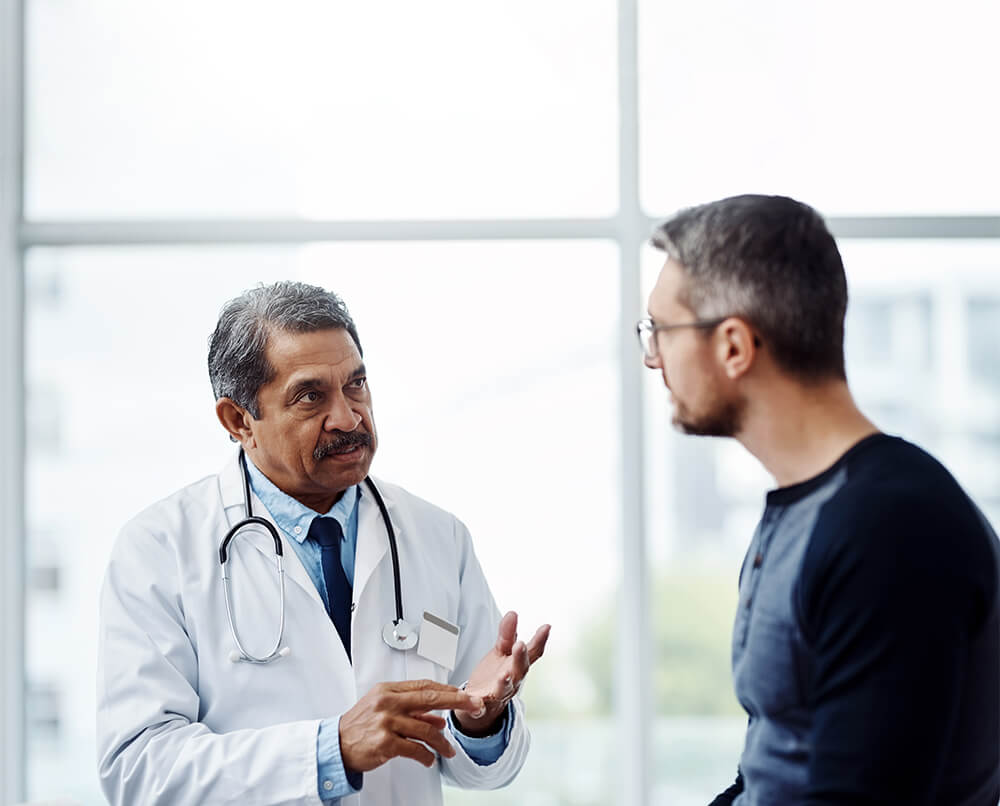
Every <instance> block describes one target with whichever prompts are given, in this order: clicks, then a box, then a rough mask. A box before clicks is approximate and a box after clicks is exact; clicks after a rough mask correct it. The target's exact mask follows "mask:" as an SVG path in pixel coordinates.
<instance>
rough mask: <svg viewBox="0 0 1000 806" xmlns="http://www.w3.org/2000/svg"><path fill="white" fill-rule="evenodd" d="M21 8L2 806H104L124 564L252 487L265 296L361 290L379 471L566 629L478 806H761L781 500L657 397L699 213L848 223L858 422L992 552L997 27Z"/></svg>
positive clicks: (4, 52)
mask: <svg viewBox="0 0 1000 806" xmlns="http://www.w3.org/2000/svg"><path fill="white" fill-rule="evenodd" d="M8 7H9V8H11V9H14V10H15V11H21V10H23V12H24V14H23V16H24V20H23V21H24V25H23V31H22V30H21V27H20V26H19V25H18V19H17V17H18V14H17V13H13V12H12V13H11V14H10V19H11V21H12V24H11V25H10V26H9V27H7V26H3V25H0V37H2V39H0V58H4V59H8V61H6V62H4V64H5V65H7V64H10V65H11V67H12V69H11V70H8V71H6V72H5V71H0V74H2V76H3V77H6V76H8V75H9V76H11V77H13V78H14V79H17V78H18V77H20V78H22V79H23V81H13V80H12V81H11V82H10V83H9V84H7V85H3V84H0V121H2V122H3V125H4V126H5V128H3V129H2V130H0V145H2V146H3V148H0V156H3V158H4V159H5V160H6V161H5V162H4V167H5V168H6V167H10V166H13V169H11V170H6V171H4V172H2V173H0V182H2V183H3V184H2V185H0V191H3V192H2V193H0V213H3V214H4V215H5V216H6V217H7V220H5V221H4V222H3V223H4V228H3V229H0V247H2V248H0V272H2V274H0V278H2V280H3V284H2V288H3V290H4V294H5V297H4V299H3V306H4V307H3V309H2V310H3V312H4V313H7V314H9V317H8V318H9V321H10V322H11V323H13V325H12V327H10V328H8V329H7V330H5V331H4V332H5V333H6V334H7V335H6V336H5V338H9V339H10V344H9V345H8V344H7V343H6V342H5V344H4V348H5V350H4V356H5V357H6V359H9V360H5V361H4V363H3V365H2V372H3V375H2V377H0V381H2V382H0V391H2V393H3V395H4V397H3V398H2V399H0V415H3V416H2V417H0V445H2V447H3V450H2V451H0V454H2V461H3V463H4V464H3V465H2V470H3V472H2V473H0V478H3V479H7V484H6V486H5V488H4V489H3V490H2V492H3V498H2V499H0V500H2V502H3V504H4V512H3V513H2V517H3V520H2V521H0V524H2V526H0V528H2V529H3V532H2V534H0V538H2V541H0V548H3V549H4V550H5V556H6V557H8V558H16V559H17V562H16V563H14V564H13V565H10V564H8V568H7V569H6V570H5V572H4V573H5V574H6V576H5V577H4V579H5V581H6V583H7V584H5V586H4V590H3V592H2V593H3V597H4V600H3V601H4V603H5V605H6V607H5V610H4V612H3V618H2V619H0V629H2V633H0V637H2V639H3V643H2V648H3V650H4V654H3V657H2V658H0V664H2V666H0V669H2V671H3V675H2V680H3V682H4V686H3V689H2V691H0V696H2V699H0V704H2V710H0V719H2V729H3V732H2V737H3V742H2V743H0V748H2V750H0V762H2V764H0V772H2V773H4V774H2V775H0V779H2V783H0V803H2V804H7V803H14V802H16V801H20V800H22V799H24V798H28V797H30V798H32V799H49V798H59V797H69V798H73V799H74V800H76V801H78V802H79V803H81V804H83V806H98V805H99V804H100V803H102V802H103V801H102V799H101V796H100V794H99V788H98V784H97V778H96V770H95V748H94V699H95V698H94V677H95V654H96V646H95V644H96V635H95V633H96V628H95V625H96V620H97V593H98V589H99V585H100V582H101V577H102V574H103V570H104V566H105V563H106V560H107V556H108V551H109V547H110V544H111V542H112V541H113V540H114V538H115V535H116V534H117V532H118V530H119V529H120V528H121V526H122V524H123V523H124V522H125V521H126V520H127V519H128V518H129V517H130V516H131V515H133V514H135V513H136V512H137V511H139V510H140V509H142V508H143V507H145V506H147V505H149V504H150V503H152V502H153V501H155V500H157V499H158V498H161V497H163V496H165V495H167V494H169V493H170V492H172V491H173V490H175V489H176V488H178V487H179V486H181V485H183V484H186V483H189V482H190V481H193V480H195V479H196V478H199V477H201V476H204V475H206V474H208V473H212V472H215V471H216V470H217V469H218V467H219V466H221V464H222V463H224V462H226V461H229V460H230V458H231V454H232V446H231V444H230V443H229V442H228V441H227V440H226V439H225V436H224V434H223V433H222V431H221V429H220V427H219V426H218V424H217V423H216V421H215V418H214V414H213V409H212V399H211V390H210V388H209V384H208V379H207V371H206V368H205V359H206V355H205V353H206V341H207V336H208V334H209V332H210V331H211V329H212V327H213V326H214V322H215V317H216V315H217V313H218V310H219V308H220V306H221V305H222V304H223V303H224V302H225V301H226V300H227V299H229V298H231V297H233V296H235V295H236V294H238V293H239V292H240V291H242V290H244V289H246V288H248V287H250V286H253V285H255V284H257V283H260V282H269V281H272V280H275V279H279V278H289V279H301V280H305V281H309V282H314V283H318V284H320V285H324V286H326V287H328V288H331V289H333V290H336V291H338V292H339V293H341V294H342V295H343V296H344V298H345V299H346V301H347V302H348V304H349V306H350V308H351V310H352V313H353V314H354V316H355V319H356V320H357V323H358V326H359V330H360V334H361V338H362V340H363V343H364V346H365V358H366V363H367V364H368V367H369V370H370V377H371V380H372V388H373V395H374V404H375V416H376V422H377V425H378V427H379V432H380V436H381V442H380V450H379V454H378V456H377V458H376V464H375V465H374V468H373V469H374V472H375V473H376V474H377V475H380V476H382V477H385V478H387V479H391V480H393V481H395V482H398V483H400V484H402V485H403V486H406V487H408V488H410V489H411V490H413V491H414V492H415V493H417V494H419V495H422V496H424V497H426V498H428V499H430V500H432V501H434V502H435V503H437V504H439V505H441V506H443V507H445V508H447V509H449V510H451V511H453V512H455V513H456V514H457V515H458V516H459V517H461V518H462V519H463V520H464V521H465V522H466V523H467V524H468V525H469V526H470V528H471V530H472V534H473V538H474V540H475V543H476V549H477V553H478V555H479V557H480V559H481V560H482V563H483V566H484V568H485V571H486V573H487V575H488V577H489V580H490V582H491V585H492V587H493V591H494V594H495V596H496V598H497V600H498V603H499V605H500V607H501V608H503V609H507V608H513V609H517V610H519V611H520V613H521V616H522V619H523V621H524V624H525V626H526V627H527V628H529V629H532V628H533V627H534V626H535V625H536V624H537V623H540V622H542V621H550V622H552V623H553V625H554V629H553V633H552V640H551V642H550V647H549V650H548V652H547V653H546V657H545V658H544V659H543V661H542V662H541V663H540V665H539V666H538V667H537V669H536V670H535V671H533V672H532V674H531V677H530V678H529V683H528V685H527V686H526V689H525V699H526V703H527V706H528V713H529V719H530V721H531V728H532V732H533V743H532V751H531V755H530V757H529V761H528V763H527V765H526V767H525V769H524V771H523V773H522V775H521V776H520V777H519V779H518V780H517V782H515V784H513V785H512V786H511V787H509V788H507V789H504V790H501V791H498V792H494V793H466V792H461V791H457V790H448V791H447V793H446V802H447V803H448V804H449V806H474V804H480V803H482V804H493V806H500V804H503V805H504V806H507V805H509V806H513V804H519V805H520V804H536V805H537V806H542V804H545V806H556V805H557V804H558V806H603V804H608V803H621V804H623V806H647V804H656V805H657V806H703V804H705V803H707V802H709V801H710V800H711V799H712V797H713V796H714V795H715V794H716V793H718V792H719V791H721V790H722V789H724V788H725V787H726V786H727V785H728V783H729V782H730V781H731V779H732V778H733V777H734V775H735V772H736V765H737V762H738V759H739V754H740V750H741V746H742V741H743V732H744V730H745V722H746V720H745V715H743V714H742V712H741V710H740V708H739V705H738V703H737V702H736V701H735V698H734V696H733V693H732V685H731V679H730V671H729V629H730V625H731V620H732V616H733V612H734V609H735V600H736V576H737V573H738V569H739V564H740V561H741V559H742V554H743V552H744V551H745V548H746V545H747V543H748V542H749V538H750V534H751V531H752V529H753V526H754V523H755V521H756V519H757V517H758V516H759V514H760V512H761V509H762V506H763V499H762V495H763V492H764V491H765V490H766V489H767V488H768V487H769V486H772V481H771V479H769V477H768V476H767V475H766V474H765V473H764V472H763V471H762V470H761V468H760V467H759V466H758V465H757V463H756V462H755V461H754V460H753V459H752V458H751V457H749V456H748V455H747V454H746V453H745V452H744V451H743V450H742V448H740V446H739V445H737V444H735V443H733V442H727V441H714V440H699V439H693V438H688V437H683V436H681V435H679V434H677V433H675V432H674V431H673V430H672V429H671V426H670V411H669V404H668V400H667V395H666V392H665V390H664V389H663V387H662V383H661V381H660V378H659V376H658V375H657V374H655V373H649V372H646V371H645V370H643V369H642V368H641V361H640V358H639V354H638V350H637V345H636V344H635V338H634V334H633V332H632V327H633V323H634V321H635V319H636V318H638V317H639V316H640V315H642V310H643V308H644V307H645V295H646V294H647V293H648V291H649V289H650V287H651V286H652V283H653V281H654V280H655V276H656V273H657V271H658V269H659V266H660V263H661V262H662V255H660V254H659V253H658V252H655V251H654V250H651V249H649V248H647V247H646V246H645V239H646V237H647V236H648V235H649V233H650V231H651V229H652V227H653V225H654V224H655V223H656V221H657V219H658V217H660V216H664V215H666V214H669V213H670V212H671V211H672V210H674V209H676V208H677V207H679V206H684V205H688V204H693V203H697V202H700V201H706V200H709V199H712V198H717V197H720V196H724V195H729V194H734V193H742V192H780V193H785V194H789V195H794V196H797V197H800V198H802V199H803V200H804V201H807V202H810V203H812V204H814V205H815V206H817V208H818V209H820V211H821V212H823V213H824V214H825V215H827V216H828V219H829V221H830V223H831V226H832V227H833V229H834V231H835V233H836V234H837V235H838V240H839V243H840V246H841V249H842V252H843V255H844V260H845V264H846V266H847V270H848V281H849V288H850V295H851V302H850V307H849V313H848V322H847V362H848V374H849V379H850V381H851V383H852V387H853V390H854V392H855V395H856V397H857V398H858V400H859V402H860V403H861V405H862V407H863V408H864V409H865V410H866V411H867V412H868V413H869V414H870V415H871V416H872V418H873V419H874V420H875V421H876V422H877V423H878V424H879V425H880V426H882V427H883V428H884V429H885V430H887V431H890V432H894V433H900V434H902V435H904V436H907V437H908V438H910V439H911V440H913V441H915V442H917V443H918V444H920V445H923V446H925V447H927V448H928V449H930V450H931V451H932V452H934V453H935V454H936V455H937V456H939V457H940V458H941V459H942V460H944V462H945V463H946V464H947V465H948V466H949V468H950V469H951V470H952V471H953V472H954V473H955V475H956V476H957V477H958V478H959V480H960V481H961V482H962V483H963V485H964V486H965V487H966V489H967V490H968V492H969V493H970V494H971V495H972V496H973V498H974V499H975V500H976V502H977V503H978V504H979V505H980V506H981V507H982V508H983V510H984V511H985V512H986V514H987V515H988V516H989V517H990V518H991V519H992V520H993V522H994V523H1000V370H998V366H1000V351H998V348H997V344H998V339H1000V167H998V166H1000V162H998V161H997V159H996V146H995V144H996V143H997V142H1000V112H998V106H997V104H996V103H995V102H994V101H993V95H994V94H995V87H994V86H993V85H994V83H995V82H994V80H993V77H995V76H996V75H997V74H998V72H1000V56H998V51H997V49H996V48H995V47H993V45H992V37H991V35H992V34H993V32H995V31H996V29H997V27H998V24H1000V12H998V11H997V6H996V4H995V3H992V2H986V0H960V2H956V3H953V4H951V5H950V6H948V7H947V8H944V7H934V8H927V7H923V6H916V5H914V4H912V3H904V2H902V0H899V1H898V2H897V1H896V0H893V2H889V3H881V4H875V5H873V4H871V3H865V4H862V3H855V2H837V3H834V2H832V1H830V2H828V1H827V0H823V2H816V3H807V4H803V3H800V2H795V1H794V0H764V1H763V2H758V3H752V4H749V3H745V2H739V1H738V0H709V1H708V2H701V3H695V4H692V3H687V4H685V3H680V2H674V0H617V2H615V0H588V2H584V3H580V2H569V0H552V2H541V3H539V2H529V0H513V1H512V2H508V3H504V4H497V5H495V6H489V7H487V6H485V5H483V4H476V3H468V2H460V0H431V2H427V3H422V4H419V5H415V4H413V3H407V2H402V1H401V0H400V1H397V0H393V2H389V3H378V4H364V3H361V4H358V3H355V4H342V3H341V4H338V3H330V2H325V1H324V2H320V1H319V0H292V1H291V2H286V3H281V4H274V3H264V2H258V0H252V2H234V0H220V2H209V3H205V2H195V0H181V1H180V2H178V1H177V0H174V2H169V3H167V2H161V1H160V0H155V1H154V2H148V3H140V4H136V3H133V2H126V1H125V0H87V1H86V2H84V0H58V1H57V0H18V2H14V3H10V4H8V5H7V6H4V7H3V8H4V13H6V11H7V8H8ZM4 19H7V18H6V17H5V18H4ZM19 53H23V64H22V60H20V59H18V58H16V56H17V54H19ZM12 54H13V55H12ZM22 68H23V69H22ZM22 73H23V75H21V74H22ZM4 80H5V78H4ZM14 84H16V86H14ZM22 90H23V92H22ZM22 143H23V155H24V156H23V164H22V163H21V162H20V161H19V159H18V157H17V155H19V154H20V153H21V151H22V149H21V148H20V145H21V144H22ZM10 155H13V156H10ZM21 167H23V171H21V170H20V168H21ZM11 198H15V199H16V200H17V201H16V203H14V204H11V203H9V202H8V200H9V199H11ZM22 291H23V293H22ZM8 292H9V293H8ZM4 326H5V327H6V323H4ZM15 331H16V332H15ZM22 337H23V338H22ZM8 348H9V349H8ZM22 445H23V447H24V455H23V457H22V455H21V451H20V446H22ZM22 459H23V461H22ZM22 479H23V485H22V484H21V480H22ZM21 560H23V563H22V562H21ZM22 593H23V595H22ZM220 615H221V617H223V618H224V614H220Z"/></svg>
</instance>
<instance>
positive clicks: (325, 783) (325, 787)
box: [323, 781, 333, 792]
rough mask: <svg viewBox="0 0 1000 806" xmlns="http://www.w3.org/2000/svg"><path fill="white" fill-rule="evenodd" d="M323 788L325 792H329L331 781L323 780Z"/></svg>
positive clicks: (331, 787)
mask: <svg viewBox="0 0 1000 806" xmlns="http://www.w3.org/2000/svg"><path fill="white" fill-rule="evenodd" d="M323 789H325V790H326V791H327V792H329V791H330V790H331V789H333V781H324V782H323Z"/></svg>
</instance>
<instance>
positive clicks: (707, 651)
mask: <svg viewBox="0 0 1000 806" xmlns="http://www.w3.org/2000/svg"><path fill="white" fill-rule="evenodd" d="M650 600H651V601H650V604H651V608H652V609H651V612H650V614H649V623H650V626H651V628H652V631H653V636H654V643H653V648H652V652H651V653H650V654H651V656H652V661H653V668H652V669H651V670H650V682H651V685H652V689H653V695H654V698H655V710H654V713H656V714H658V715H693V714H698V715H706V716H732V715H739V714H742V713H743V712H742V709H741V708H740V706H739V704H738V703H737V701H736V697H735V696H734V694H733V685H732V674H731V667H730V640H731V634H732V623H733V616H734V613H735V610H736V601H737V589H736V580H735V579H733V578H732V577H731V576H729V575H726V576H721V575H710V574H706V573H704V572H692V573H677V572H674V573H671V574H665V575H662V576H660V577H658V578H657V579H655V580H654V584H653V588H652V591H651V596H650ZM590 616H591V620H590V625H591V626H590V628H589V629H587V630H584V631H583V632H582V635H581V638H580V639H579V640H578V642H577V644H576V646H574V647H572V648H571V650H570V652H569V656H568V661H569V662H570V663H572V664H573V665H575V666H576V668H577V670H578V671H579V672H580V673H582V675H584V676H585V677H586V678H587V679H589V681H590V684H591V686H592V689H593V691H592V694H593V696H592V697H590V698H589V704H588V705H587V707H583V708H581V707H580V703H579V702H577V703H576V707H574V708H573V709H572V712H571V713H570V712H568V709H566V708H564V707H561V706H560V699H559V697H558V696H557V693H558V686H559V685H560V678H561V677H563V679H565V677H564V676H565V675H566V673H567V672H566V669H565V668H559V667H560V665H561V664H560V663H558V662H557V663H551V662H549V663H546V662H545V661H543V663H542V664H541V665H540V667H539V668H538V671H539V672H541V671H542V667H545V669H544V673H543V674H541V675H539V674H535V673H533V675H532V677H534V678H535V679H534V680H532V681H531V683H530V685H528V686H526V688H525V692H524V695H525V696H524V698H525V703H526V705H527V706H528V711H529V713H530V714H532V716H538V717H550V716H560V717H563V718H566V717H570V718H571V717H573V716H601V715H609V714H611V713H612V712H613V708H614V686H613V683H614V681H613V675H614V665H615V657H616V655H615V652H616V649H615V633H616V631H617V627H618V622H617V619H618V603H617V601H610V602H609V601H605V602H598V603H596V604H595V608H594V610H593V611H592V613H591V614H590ZM545 660H546V661H548V660H549V659H548V658H546V659H545ZM553 660H555V659H553Z"/></svg>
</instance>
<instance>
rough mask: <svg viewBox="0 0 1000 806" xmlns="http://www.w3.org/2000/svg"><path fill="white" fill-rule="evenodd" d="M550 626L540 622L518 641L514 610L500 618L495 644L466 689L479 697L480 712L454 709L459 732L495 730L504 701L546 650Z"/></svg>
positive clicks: (504, 706) (505, 701) (472, 734)
mask: <svg viewBox="0 0 1000 806" xmlns="http://www.w3.org/2000/svg"><path fill="white" fill-rule="evenodd" d="M550 629H551V627H550V625H548V624H543V625H542V626H541V627H539V628H538V629H537V630H536V631H535V635H534V636H533V637H532V639H531V640H530V641H529V642H528V643H527V644H525V643H524V641H518V640H517V613H515V612H514V611H510V612H509V613H507V615H505V616H504V617H503V619H501V621H500V628H499V630H498V631H497V633H498V634H497V642H496V645H495V646H494V647H493V649H491V650H490V651H489V652H487V653H486V655H485V656H484V657H483V659H482V660H481V661H479V665H478V666H476V668H475V669H474V670H473V671H472V674H471V675H470V676H469V682H468V683H467V684H466V686H465V691H466V693H468V694H471V695H473V696H475V697H478V698H481V699H482V701H483V704H484V707H483V709H481V710H479V711H470V710H462V709H459V708H455V709H453V712H454V716H455V719H456V720H457V721H458V724H459V726H460V727H461V729H462V731H463V732H464V733H466V734H468V735H470V736H476V735H480V736H488V735H490V734H492V733H495V732H496V726H495V723H496V722H497V720H498V719H499V718H500V717H501V716H502V715H503V713H504V710H505V709H506V708H507V703H509V702H510V701H511V699H513V698H514V696H515V695H516V694H517V692H518V691H519V690H520V688H521V683H522V682H523V681H524V678H525V675H527V674H528V669H529V668H531V664H533V663H534V662H535V661H536V660H538V659H539V658H540V657H541V656H542V653H543V652H544V651H545V643H546V641H548V640H549V630H550Z"/></svg>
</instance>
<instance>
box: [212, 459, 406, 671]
mask: <svg viewBox="0 0 1000 806" xmlns="http://www.w3.org/2000/svg"><path fill="white" fill-rule="evenodd" d="M239 465H240V471H241V472H242V474H243V506H244V509H245V511H246V517H245V518H244V519H243V520H241V521H240V522H239V523H237V524H236V525H234V526H233V527H232V528H231V529H230V530H229V531H228V532H227V533H226V536H225V537H224V538H223V539H222V543H221V544H220V545H219V563H220V564H221V565H222V586H223V588H225V592H226V615H227V616H228V617H229V629H230V631H231V632H232V634H233V641H234V642H235V643H236V649H234V650H233V651H232V652H230V653H229V660H231V661H232V662H233V663H237V662H239V661H246V662H247V663H270V662H271V661H273V660H277V659H278V658H284V657H287V656H288V655H289V654H291V650H290V649H289V648H288V647H287V646H284V647H283V646H281V639H282V637H283V636H284V634H285V569H284V566H283V564H282V559H283V552H282V550H281V538H280V537H279V536H278V530H277V529H275V528H274V526H273V524H272V523H271V522H270V521H268V520H265V519H264V518H261V517H258V516H256V515H254V514H253V508H252V506H251V504H250V473H249V471H248V470H247V460H246V455H245V454H244V452H243V449H242V448H240V455H239ZM365 484H367V485H368V489H369V490H371V492H372V495H373V496H374V498H375V503H376V504H378V508H379V512H381V513H382V522H383V523H385V531H386V534H387V535H388V536H389V551H390V552H391V554H392V581H393V587H394V589H395V594H396V618H394V619H393V620H392V621H388V622H386V625H385V627H383V628H382V640H383V641H385V643H386V646H388V647H389V648H390V649H398V650H400V651H402V650H406V649H412V648H413V647H414V646H416V645H417V631H416V630H415V629H414V628H413V627H412V626H411V625H410V624H408V623H407V622H406V620H405V619H403V595H402V593H401V590H400V585H399V553H398V551H397V550H396V532H395V531H394V530H393V528H392V521H391V520H390V519H389V511H388V510H387V509H386V508H385V501H383V500H382V495H381V494H380V493H379V491H378V488H377V487H376V486H375V482H374V481H372V480H371V478H365ZM247 526H263V527H264V528H265V529H266V530H267V531H268V534H270V535H271V539H272V540H273V541H274V554H275V561H276V564H277V567H278V590H279V591H280V593H279V596H280V602H279V611H278V612H279V616H278V638H277V640H276V641H275V642H274V646H273V647H272V648H271V651H270V652H268V653H267V654H266V655H264V656H263V657H261V658H258V657H256V656H255V655H251V654H250V653H249V652H247V650H246V648H245V647H244V646H243V643H242V641H240V634H239V630H237V629H236V620H235V619H234V618H233V603H232V598H231V595H230V589H229V572H228V564H227V561H228V558H229V555H228V553H227V550H228V548H229V542H230V541H231V540H232V539H233V538H234V537H236V534H237V533H238V532H239V531H240V529H243V528H245V527H247Z"/></svg>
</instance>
